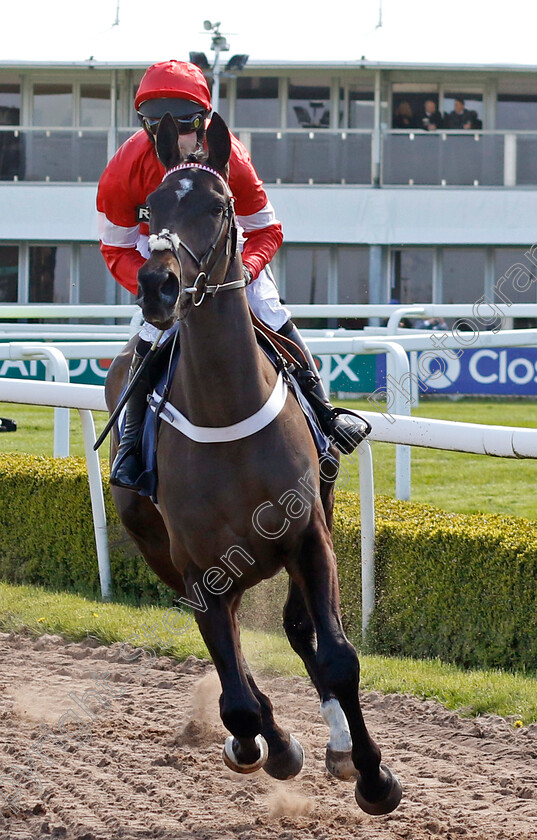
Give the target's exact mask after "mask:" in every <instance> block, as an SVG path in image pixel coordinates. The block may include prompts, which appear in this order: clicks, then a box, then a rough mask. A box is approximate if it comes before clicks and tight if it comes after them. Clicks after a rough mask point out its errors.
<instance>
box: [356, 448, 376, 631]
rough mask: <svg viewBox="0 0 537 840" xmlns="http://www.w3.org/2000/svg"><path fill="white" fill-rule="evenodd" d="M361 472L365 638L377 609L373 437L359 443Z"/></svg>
mask: <svg viewBox="0 0 537 840" xmlns="http://www.w3.org/2000/svg"><path fill="white" fill-rule="evenodd" d="M357 451H358V464H359V473H360V532H361V537H360V543H361V554H362V641H365V638H366V634H367V628H368V626H369V621H370V619H371V614H372V612H373V610H374V609H375V484H374V476H373V456H372V454H371V445H370V443H369V441H367V440H363V441H362V443H361V444H360V445H359V447H358V450H357Z"/></svg>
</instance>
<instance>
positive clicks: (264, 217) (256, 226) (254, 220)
mask: <svg viewBox="0 0 537 840" xmlns="http://www.w3.org/2000/svg"><path fill="white" fill-rule="evenodd" d="M237 221H238V223H239V224H240V226H241V227H242V228H243V230H245V231H249V230H262V229H263V228H266V227H270V225H279V224H280V223H279V221H278V219H277V218H276V214H275V212H274V207H273V206H272V204H271V203H270V201H267V203H266V204H265V206H264V207H263V209H262V210H258V211H257V213H252V214H251V215H250V216H237Z"/></svg>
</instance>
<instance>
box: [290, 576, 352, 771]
mask: <svg viewBox="0 0 537 840" xmlns="http://www.w3.org/2000/svg"><path fill="white" fill-rule="evenodd" d="M283 626H284V629H285V632H286V634H287V638H288V639H289V644H290V645H291V647H292V648H293V650H294V651H295V653H297V654H298V655H299V656H300V658H301V659H302V661H303V663H304V665H305V666H306V670H307V672H308V674H309V677H310V679H311V681H312V683H313V685H314V686H315V688H316V689H317V693H318V694H319V698H320V700H321V715H322V718H323V720H324V721H325V723H326V724H328V726H329V728H330V739H329V741H328V743H327V745H326V758H325V762H326V769H327V770H328V772H329V773H331V774H332V776H335V777H336V778H337V779H342V780H344V781H348V780H350V779H353V778H356V776H357V771H356V768H355V766H354V764H353V762H352V757H351V750H352V741H351V736H350V732H349V726H348V723H347V719H346V718H345V715H344V714H343V710H342V708H341V706H340V705H339V702H338V700H337V699H336V698H335V697H334V695H333V694H332V693H331V692H330V691H329V689H328V687H327V685H326V682H325V680H324V677H323V673H322V672H321V669H320V668H319V665H318V663H317V636H316V634H315V627H314V625H313V621H312V619H311V616H310V614H309V612H308V609H307V607H306V603H305V601H304V597H303V595H302V592H301V591H300V588H299V586H298V585H297V584H296V583H295V582H294V581H293V580H290V581H289V593H288V596H287V601H286V602H285V606H284V610H283Z"/></svg>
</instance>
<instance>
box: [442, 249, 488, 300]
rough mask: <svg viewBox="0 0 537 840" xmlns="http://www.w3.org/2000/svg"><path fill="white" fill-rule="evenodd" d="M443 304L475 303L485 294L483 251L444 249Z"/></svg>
mask: <svg viewBox="0 0 537 840" xmlns="http://www.w3.org/2000/svg"><path fill="white" fill-rule="evenodd" d="M443 287H444V294H443V297H444V299H443V301H442V302H443V303H475V302H476V301H477V300H479V298H480V297H481V296H482V295H483V294H484V292H485V250H484V249H483V248H444V271H443Z"/></svg>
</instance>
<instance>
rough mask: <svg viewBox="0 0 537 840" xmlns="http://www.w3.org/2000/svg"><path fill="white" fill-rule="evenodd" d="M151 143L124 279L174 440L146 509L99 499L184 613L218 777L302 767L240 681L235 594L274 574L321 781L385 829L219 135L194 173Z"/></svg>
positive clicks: (388, 779) (306, 483)
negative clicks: (134, 252) (340, 788)
mask: <svg viewBox="0 0 537 840" xmlns="http://www.w3.org/2000/svg"><path fill="white" fill-rule="evenodd" d="M156 142H157V152H158V155H159V158H160V160H161V162H162V163H163V164H164V167H165V169H166V173H165V175H164V179H163V181H162V183H161V184H160V186H159V187H158V188H157V189H156V190H155V191H154V192H153V193H152V194H151V195H150V196H149V198H148V204H149V207H150V218H151V221H150V232H151V235H150V239H149V244H150V248H151V254H150V257H149V259H148V260H147V262H146V263H145V264H144V266H143V267H142V268H141V270H140V271H139V275H138V280H139V292H140V298H139V303H140V305H141V307H142V311H143V315H144V318H145V319H146V320H147V321H149V322H150V323H152V324H154V325H155V326H156V327H157V328H159V329H166V328H169V327H170V326H171V325H173V324H174V322H176V321H177V320H178V321H179V324H180V327H179V341H180V355H179V360H178V362H177V366H176V368H175V371H174V373H173V379H172V381H171V384H170V387H169V392H168V395H167V400H168V403H167V405H168V406H169V407H170V411H171V410H172V409H171V407H173V410H174V411H175V413H176V414H177V412H178V413H179V414H178V416H179V417H180V418H181V417H182V425H180V430H179V431H178V429H176V428H174V427H173V425H171V424H170V423H169V422H162V423H161V425H160V430H159V433H158V449H157V467H158V492H157V496H158V503H156V504H154V503H153V502H152V501H151V500H150V499H149V498H147V497H142V496H140V495H138V494H137V493H135V492H133V491H131V490H126V489H121V488H118V487H113V488H112V493H113V496H114V500H115V504H116V507H117V510H118V513H119V516H120V518H121V520H122V522H123V524H124V526H125V527H126V529H127V531H128V532H129V533H130V534H131V536H132V537H133V538H134V539H135V541H136V542H137V543H138V546H139V548H140V549H141V551H142V553H143V555H144V557H145V559H146V560H147V562H148V564H149V565H150V567H151V568H152V569H153V570H154V571H155V572H156V573H157V575H159V577H160V578H161V579H162V580H163V581H164V582H165V583H167V584H168V585H169V586H171V587H172V588H173V589H174V590H175V591H176V592H177V593H179V595H180V596H182V598H183V600H184V599H187V600H188V602H189V603H190V604H192V605H193V607H194V613H195V617H196V621H197V623H198V626H199V629H200V632H201V635H202V637H203V639H204V641H205V643H206V645H207V648H208V650H209V652H210V655H211V657H212V659H213V661H214V664H215V666H216V669H217V671H218V675H219V678H220V682H221V687H222V694H221V696H220V714H221V718H222V721H223V723H224V726H225V727H226V728H227V729H228V730H229V732H230V733H231V735H230V736H229V737H228V738H227V739H226V742H225V746H224V761H225V763H226V764H227V765H228V766H229V767H231V768H232V769H233V770H235V771H237V772H239V773H249V772H253V771H255V770H257V769H258V768H260V767H263V768H264V769H265V771H266V772H267V773H269V774H270V775H271V776H273V777H275V778H278V779H287V778H292V777H293V776H295V775H297V774H298V773H299V772H300V770H301V768H302V764H303V755H304V754H303V750H302V747H301V745H300V744H299V742H298V741H297V740H296V739H295V738H294V737H293V736H292V735H291V734H290V733H289V732H286V731H284V730H283V729H282V728H280V727H279V726H278V725H277V724H276V723H275V721H274V717H273V712H272V704H271V702H270V700H269V699H268V697H266V696H265V695H264V694H263V693H262V692H261V691H260V690H259V688H258V687H257V685H256V683H255V682H254V679H253V677H252V675H251V673H250V671H249V669H248V666H247V664H246V662H245V660H244V657H243V654H242V652H241V645H240V638H239V627H238V621H237V608H238V606H239V604H240V601H241V598H242V595H243V593H244V591H245V590H246V589H248V588H250V587H252V586H255V585H256V584H257V583H258V582H260V581H261V580H262V579H266V578H270V577H272V576H273V575H275V574H276V573H277V572H279V571H280V570H281V569H282V568H283V567H285V569H286V571H287V573H288V575H289V579H290V580H289V593H288V597H287V601H286V604H285V607H284V627H285V630H286V633H287V636H288V638H289V641H290V644H291V646H292V647H293V649H294V650H295V651H296V652H297V653H298V654H299V655H300V656H301V658H302V659H303V661H304V663H305V666H306V669H307V671H308V673H309V675H310V677H311V679H312V682H313V684H314V685H315V687H316V689H317V691H318V693H319V696H320V699H321V713H322V714H323V717H324V719H325V720H326V722H327V723H328V724H329V726H330V741H329V743H328V748H327V762H326V763H327V767H328V769H329V770H330V771H331V772H332V773H333V775H335V776H337V777H339V778H356V787H355V796H356V800H357V802H358V804H359V805H360V807H361V808H362V809H363V810H365V811H366V812H367V813H369V814H386V813H388V812H390V811H392V810H393V809H394V808H396V807H397V805H398V803H399V801H400V798H401V786H400V784H399V782H398V780H397V778H396V777H395V776H394V775H393V774H392V772H391V771H390V770H389V769H388V767H387V766H386V765H385V764H382V763H381V754H380V750H379V748H378V746H377V745H376V743H375V742H374V741H373V739H372V738H371V737H370V735H369V733H368V731H367V728H366V726H365V723H364V720H363V717H362V712H361V709H360V703H359V697H358V685H359V663H358V658H357V655H356V651H355V649H354V647H353V646H352V645H351V644H350V642H349V641H348V639H347V638H346V636H345V634H344V631H343V628H342V623H341V616H340V604H339V589H338V580H337V567H336V557H335V554H334V549H333V547H332V540H331V527H332V513H333V505H334V481H333V475H332V478H330V479H326V478H325V479H324V480H323V476H322V470H321V468H320V465H319V456H318V452H317V449H316V447H315V445H314V442H313V439H312V436H311V433H310V431H309V429H308V425H307V422H306V420H305V417H304V414H303V411H302V409H301V408H300V406H299V404H298V402H297V400H296V399H295V397H294V396H293V395H292V394H291V393H290V391H289V390H288V389H287V388H286V386H285V384H282V381H281V373H280V374H279V373H278V372H277V371H276V369H275V367H274V366H273V364H272V363H271V362H270V360H269V359H268V358H267V356H266V354H265V353H264V352H263V351H262V350H261V349H260V347H259V345H258V342H257V340H256V335H255V331H254V328H253V326H252V320H251V316H250V312H249V308H248V304H247V299H246V293H245V288H244V286H245V281H244V280H243V271H242V263H241V257H240V253H239V251H238V250H237V247H236V226H235V218H234V213H233V198H232V195H231V192H230V189H229V186H228V183H227V164H228V160H229V156H230V149H231V145H230V135H229V131H228V129H227V126H226V125H225V123H224V121H223V120H222V119H221V118H220V117H219V116H218V115H217V114H215V115H214V116H213V118H212V121H211V123H210V125H209V127H208V130H207V148H208V154H206V156H205V158H204V159H203V161H201V162H200V161H197V160H193V159H187V160H186V161H182V160H181V159H180V154H179V150H178V134H177V128H176V126H175V123H174V121H173V119H172V117H171V116H169V115H166V116H165V117H164V118H163V119H162V121H161V124H160V127H159V130H158V134H157V141H156ZM131 351H132V342H131V344H130V345H128V346H127V348H126V349H125V351H124V353H123V354H122V355H121V356H119V357H118V358H117V359H116V361H115V362H114V364H113V365H112V367H111V369H110V372H109V376H108V379H107V383H106V395H107V402H108V406H109V409H110V410H112V409H113V408H114V406H115V405H116V404H117V401H118V399H119V396H120V393H121V389H122V387H124V384H125V379H126V373H127V369H128V363H129V360H130V353H131ZM267 407H269V408H267ZM166 411H167V409H166V408H165V409H163V415H164V417H165V418H166V417H167V415H166ZM186 418H188V419H186ZM168 419H169V418H168Z"/></svg>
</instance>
